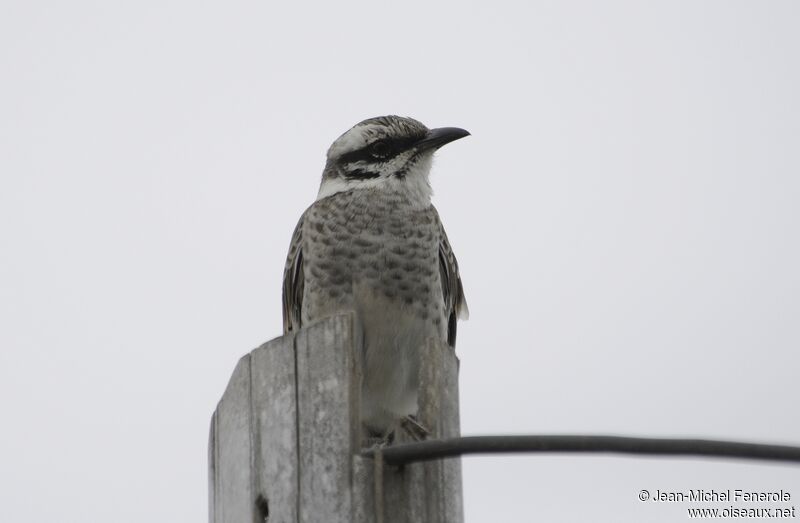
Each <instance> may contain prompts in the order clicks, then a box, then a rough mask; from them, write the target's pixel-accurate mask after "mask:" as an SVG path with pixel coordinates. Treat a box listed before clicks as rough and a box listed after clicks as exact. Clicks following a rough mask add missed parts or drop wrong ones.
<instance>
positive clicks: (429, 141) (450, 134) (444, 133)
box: [414, 127, 469, 150]
mask: <svg viewBox="0 0 800 523" xmlns="http://www.w3.org/2000/svg"><path fill="white" fill-rule="evenodd" d="M465 136H469V131H465V130H464V129H459V128H458V127H440V128H438V129H431V130H430V131H428V134H427V135H425V138H423V139H422V140H420V141H418V142H417V143H415V144H414V147H416V148H417V149H420V150H426V149H438V148H439V147H441V146H443V145H445V144H448V143H450V142H454V141H456V140H458V139H459V138H464V137H465Z"/></svg>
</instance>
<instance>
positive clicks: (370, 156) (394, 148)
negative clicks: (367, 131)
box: [339, 136, 419, 163]
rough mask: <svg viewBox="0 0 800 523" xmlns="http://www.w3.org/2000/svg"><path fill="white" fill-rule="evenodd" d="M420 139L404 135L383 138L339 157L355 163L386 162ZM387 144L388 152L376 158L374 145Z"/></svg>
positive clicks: (342, 160)
mask: <svg viewBox="0 0 800 523" xmlns="http://www.w3.org/2000/svg"><path fill="white" fill-rule="evenodd" d="M418 140H419V138H418V137H413V136H412V137H403V138H395V139H383V140H376V141H374V142H372V143H369V144H367V145H366V146H364V147H362V148H361V149H358V150H356V151H350V152H349V153H345V154H343V155H342V156H341V158H340V159H339V161H340V162H342V163H355V162H367V163H380V162H385V161H387V160H391V159H392V158H394V157H395V156H397V155H398V154H400V153H402V152H404V151H406V150H408V148H409V147H411V146H412V145H413V144H414V143H415V142H417V141H418ZM377 143H381V144H385V145H386V147H387V154H386V155H385V156H384V155H383V154H381V156H380V157H379V158H376V157H375V155H374V152H375V151H374V150H373V147H374V146H375V145H376V144H377Z"/></svg>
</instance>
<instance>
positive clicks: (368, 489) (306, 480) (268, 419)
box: [209, 315, 463, 523]
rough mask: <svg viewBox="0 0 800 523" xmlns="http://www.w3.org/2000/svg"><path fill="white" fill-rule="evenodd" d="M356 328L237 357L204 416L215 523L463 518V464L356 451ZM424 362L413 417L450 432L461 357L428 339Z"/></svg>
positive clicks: (340, 324) (452, 522)
mask: <svg viewBox="0 0 800 523" xmlns="http://www.w3.org/2000/svg"><path fill="white" fill-rule="evenodd" d="M359 331H360V329H358V327H357V325H356V322H355V321H354V318H353V317H352V316H351V315H342V316H335V317H332V318H329V319H327V320H325V321H322V322H319V323H316V324H314V325H311V326H309V327H307V328H304V329H301V330H300V331H299V332H297V333H296V334H290V335H287V336H283V337H281V338H277V339H274V340H272V341H270V342H268V343H265V344H264V345H262V346H261V347H259V348H257V349H255V350H254V351H252V352H251V353H250V354H248V355H246V356H244V357H243V358H242V359H241V360H240V361H239V364H238V365H237V366H236V369H235V370H234V372H233V376H231V379H230V382H229V383H228V387H227V389H226V390H225V393H224V394H223V396H222V399H221V400H220V402H219V405H218V406H217V410H216V411H215V412H214V415H213V417H212V418H211V433H210V437H209V521H210V522H211V523H240V522H243V523H256V522H257V523H263V522H265V521H268V522H269V523H278V522H280V523H300V522H308V523H312V522H318V521H326V522H342V523H349V522H357V523H368V522H384V523H395V522H418V521H424V522H431V523H435V522H448V523H462V521H463V509H462V498H461V461H460V459H458V458H454V459H447V460H440V461H432V462H426V463H414V464H410V465H405V466H403V467H394V466H389V465H385V464H383V463H381V462H380V461H378V462H377V463H376V460H375V459H373V458H367V457H363V456H361V454H360V453H361V444H362V437H363V434H362V428H361V421H360V419H359V412H360V407H359V403H360V393H361V385H360V383H361V353H362V348H361V345H360V336H359V335H358V333H359ZM422 363H423V364H422V366H421V369H422V371H421V375H420V395H419V414H418V418H419V420H420V422H421V423H422V424H423V425H424V426H425V427H427V428H429V429H430V430H431V432H432V434H431V435H430V438H442V437H456V436H458V435H459V417H458V359H457V358H456V356H455V354H454V353H453V350H452V349H450V348H449V347H448V346H447V345H446V344H444V343H441V342H437V341H434V340H431V342H430V343H429V344H428V347H427V350H426V351H424V356H423V362H422ZM400 439H401V440H402V437H401V438H400Z"/></svg>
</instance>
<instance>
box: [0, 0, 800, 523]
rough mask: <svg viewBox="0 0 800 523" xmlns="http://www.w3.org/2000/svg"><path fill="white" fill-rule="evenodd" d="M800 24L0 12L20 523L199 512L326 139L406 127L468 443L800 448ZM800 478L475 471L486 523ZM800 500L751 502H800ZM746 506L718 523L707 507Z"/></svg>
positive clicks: (640, 463)
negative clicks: (427, 169) (431, 153)
mask: <svg viewBox="0 0 800 523" xmlns="http://www.w3.org/2000/svg"><path fill="white" fill-rule="evenodd" d="M798 27H800V4H798V3H797V2H791V1H786V2H782V1H769V2H755V1H752V2H741V1H664V2H633V1H631V2H619V1H617V2H602V3H601V2H585V3H584V2H519V3H511V2H506V3H502V2H481V3H466V2H449V3H433V2H394V3H389V2H363V3H359V4H355V3H342V2H328V3H325V4H321V3H320V4H319V5H313V4H300V3H295V4H291V5H288V2H282V3H278V2H264V1H262V2H253V1H238V0H237V1H230V2H216V3H213V2H190V1H188V0H185V1H179V0H174V1H160V2H150V1H140V2H100V1H97V2H90V1H84V0H75V1H71V2H54V1H51V2H45V1H42V2H25V1H21V0H17V1H15V0H6V1H5V2H3V3H2V5H0V71H1V72H0V74H2V79H1V80H0V177H2V178H1V180H2V182H1V185H0V238H2V256H0V296H2V299H0V318H2V320H1V322H2V324H1V325H2V327H1V328H0V398H1V399H0V408H1V409H2V410H1V411H0V413H1V415H2V420H0V493H1V494H0V497H1V498H2V501H1V502H0V520H2V521H3V522H9V523H17V522H36V523H39V522H45V521H53V522H60V523H61V522H80V523H83V522H114V523H117V522H119V523H125V522H137V523H138V522H141V521H152V522H195V521H204V520H205V519H206V517H207V515H206V510H207V505H206V489H207V483H206V482H207V479H206V438H207V434H208V421H209V417H210V415H211V412H212V411H213V409H214V407H215V404H216V401H217V400H218V399H219V397H220V395H221V394H222V391H223V390H224V387H225V385H226V383H227V380H228V377H229V376H230V373H231V371H232V370H233V367H234V365H235V363H236V361H237V360H238V358H239V357H240V356H241V355H242V354H244V353H245V352H247V351H248V350H250V349H252V348H254V347H256V346H258V345H259V344H261V343H262V342H264V341H266V340H268V339H271V338H273V337H275V336H278V335H280V334H281V310H280V285H281V276H282V267H283V263H284V257H285V254H286V249H287V247H288V243H289V238H290V235H291V232H292V230H293V228H294V225H295V223H296V221H297V219H298V217H299V216H300V214H301V212H302V211H303V210H304V209H305V208H306V207H307V206H308V205H309V204H310V203H311V202H312V201H313V199H314V197H315V195H316V190H317V187H318V183H319V176H320V173H321V170H322V167H323V164H324V153H325V150H326V149H327V147H328V145H329V144H330V143H331V142H332V141H333V140H334V139H335V138H336V137H337V136H338V135H339V134H341V133H342V132H343V131H345V130H346V129H347V128H349V127H350V126H351V125H353V124H355V123H356V122H358V121H360V120H362V119H364V118H367V117H371V116H377V115H382V114H390V113H391V114H400V115H408V116H413V117H415V118H417V119H419V120H421V121H423V122H424V123H426V124H427V125H429V126H431V127H437V126H459V127H464V128H466V129H468V130H470V131H471V132H472V134H473V136H472V137H470V138H466V139H464V140H461V141H459V142H456V143H454V144H452V145H449V146H447V147H445V148H444V149H442V151H441V152H440V153H439V155H438V161H437V163H436V165H435V166H434V172H433V186H434V189H435V191H436V195H435V204H436V206H437V207H438V209H439V211H440V213H441V215H442V217H443V220H444V222H445V224H446V226H447V230H448V233H449V235H450V239H451V242H452V244H453V247H454V249H455V251H456V254H457V255H458V257H459V262H460V264H461V271H462V275H463V278H464V283H465V286H466V292H467V298H468V300H469V304H470V308H471V312H472V318H471V319H470V321H469V322H466V323H462V324H461V326H460V328H459V329H460V330H459V346H458V353H459V355H460V357H461V362H462V364H461V370H462V373H461V391H462V396H461V408H462V425H463V426H462V428H463V432H464V433H465V434H498V433H611V434H626V435H643V436H647V435H654V436H693V437H708V438H726V439H743V440H754V441H771V442H783V443H794V444H798V443H800V418H799V417H798V399H800V385H798V379H797V378H798V369H799V368H800V355H799V354H798V348H800V270H799V269H798V268H799V267H800V211H798V200H799V199H800V179H799V176H798V175H800V101H799V100H800V96H798V93H800V73H799V71H798V68H799V67H800V65H799V64H800V31H799V30H798ZM645 488H646V489H649V490H651V491H652V492H655V490H656V489H661V490H686V489H689V488H702V489H707V490H710V489H717V490H720V489H725V488H741V489H745V490H754V491H763V490H774V489H784V490H788V491H789V492H790V493H791V494H792V496H793V500H792V503H791V504H790V505H800V469H798V468H797V467H796V466H789V465H780V464H759V463H753V462H741V461H721V460H699V459H684V458H680V459H645V458H632V457H614V456H579V457H575V456H564V455H550V456H544V455H539V456H525V457H491V458H489V457H484V458H474V457H473V458H467V459H465V461H464V494H465V508H466V516H467V521H469V522H482V521H506V522H527V521H568V522H569V521H644V520H647V521H684V520H686V513H685V509H686V507H687V506H689V505H687V504H655V503H641V502H639V501H638V500H637V494H638V492H639V490H640V489H645ZM790 505H779V504H771V505H770V504H761V505H758V504H757V505H755V506H771V507H783V506H790ZM708 506H712V507H713V506H717V507H720V508H725V507H726V506H728V505H726V504H724V503H723V504H716V505H715V504H709V505H708Z"/></svg>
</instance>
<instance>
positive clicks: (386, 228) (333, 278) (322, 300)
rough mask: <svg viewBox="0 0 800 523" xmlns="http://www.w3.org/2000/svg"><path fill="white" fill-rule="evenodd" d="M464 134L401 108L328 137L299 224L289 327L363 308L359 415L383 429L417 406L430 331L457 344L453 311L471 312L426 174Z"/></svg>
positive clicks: (288, 278)
mask: <svg viewBox="0 0 800 523" xmlns="http://www.w3.org/2000/svg"><path fill="white" fill-rule="evenodd" d="M437 133H438V134H437ZM466 134H468V133H466V131H462V130H455V129H445V130H433V131H431V130H429V129H427V128H426V127H425V126H424V125H422V124H421V123H419V122H417V121H416V120H412V119H407V118H399V117H394V116H392V117H381V118H374V119H370V120H365V121H364V122H361V123H360V124H358V125H356V126H355V127H354V128H352V129H351V130H350V131H348V132H347V133H345V134H344V135H342V137H340V138H339V139H338V140H337V141H336V142H334V144H333V145H332V146H331V149H330V150H329V152H328V162H327V165H326V167H325V170H324V172H323V181H322V185H321V188H320V196H319V198H318V199H317V201H316V202H314V204H313V205H311V206H310V207H309V208H308V209H307V210H306V211H305V213H303V215H302V217H301V218H300V221H299V223H298V225H297V227H296V228H295V231H294V234H293V236H292V241H291V245H290V248H289V255H288V257H287V263H286V269H285V272H284V282H283V318H284V331H285V332H289V331H293V330H296V329H298V328H300V327H302V326H303V325H307V324H308V323H311V322H313V321H315V320H318V319H321V318H324V317H327V316H330V315H333V314H337V313H340V312H344V311H353V312H355V314H356V315H357V316H358V318H359V320H360V321H359V324H360V325H361V326H362V327H363V333H362V334H363V342H364V351H365V352H364V382H363V386H362V420H363V422H364V423H365V424H366V426H367V427H368V428H369V429H370V430H371V431H372V432H374V433H376V434H383V433H385V432H387V431H388V430H391V428H392V427H393V426H394V424H395V423H396V422H397V420H398V419H399V418H402V417H403V416H406V415H409V414H414V413H415V412H416V408H417V407H416V400H417V397H416V396H417V387H418V384H417V375H418V370H419V369H418V361H419V350H421V349H423V348H424V347H425V344H426V341H427V339H428V338H429V337H438V338H440V339H443V340H446V341H447V343H448V344H450V346H451V347H455V340H456V320H457V319H458V318H459V317H466V316H467V314H468V311H467V305H466V300H465V299H464V291H463V287H462V284H461V278H460V276H459V272H458V264H457V262H456V258H455V256H454V255H453V251H452V249H451V247H450V243H449V242H448V240H447V235H446V234H445V232H444V228H443V226H442V223H441V221H440V219H439V215H438V213H437V212H436V209H435V208H434V207H433V205H432V204H431V203H430V186H429V185H428V171H429V169H430V160H431V156H432V155H433V152H434V151H435V150H436V149H437V148H438V147H440V146H441V145H443V144H444V143H447V142H449V141H452V140H454V139H457V138H459V137H462V136H465V135H466ZM376 144H377V145H376Z"/></svg>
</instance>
